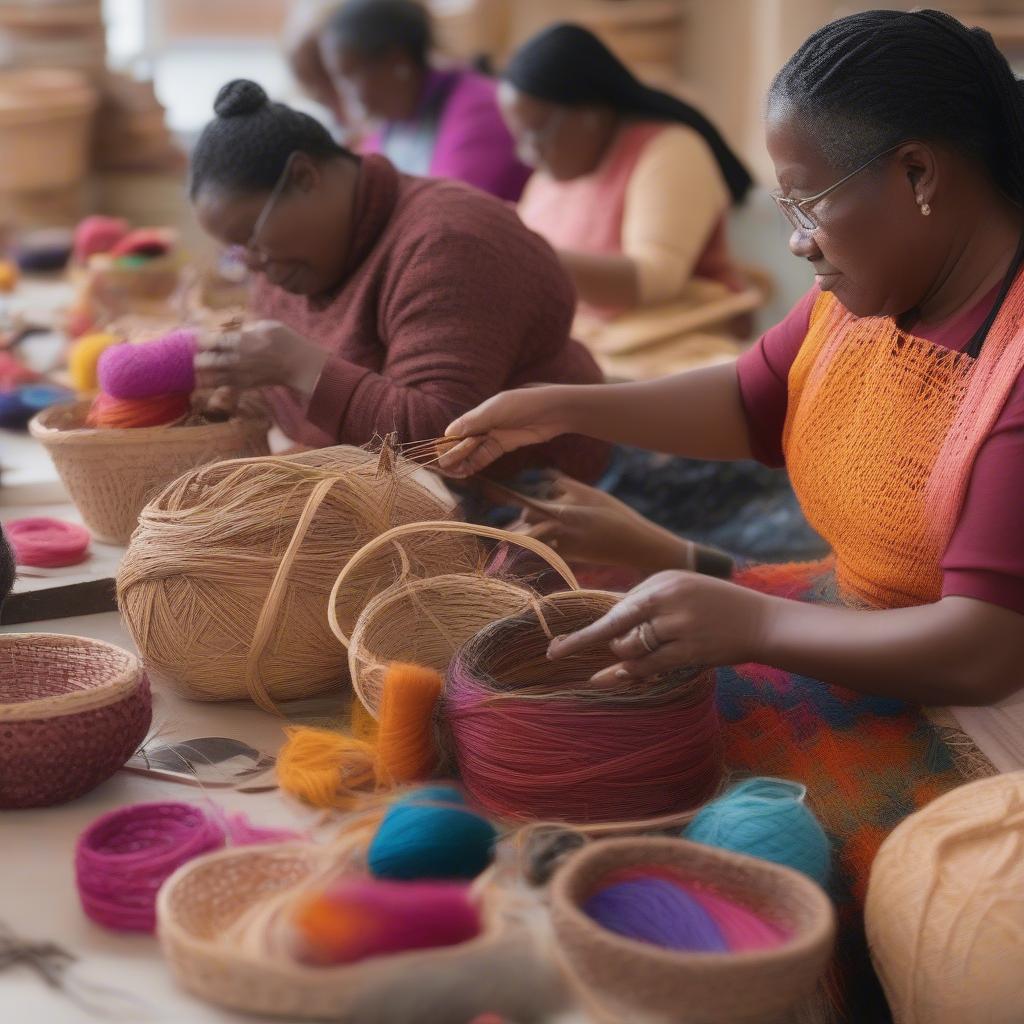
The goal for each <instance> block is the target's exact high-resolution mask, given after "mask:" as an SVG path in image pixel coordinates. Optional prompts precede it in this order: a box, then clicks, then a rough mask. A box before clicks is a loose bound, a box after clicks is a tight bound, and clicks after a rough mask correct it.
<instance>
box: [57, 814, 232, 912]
mask: <svg viewBox="0 0 1024 1024" xmlns="http://www.w3.org/2000/svg"><path fill="white" fill-rule="evenodd" d="M225 838H226V837H225V832H224V829H223V828H221V826H220V825H219V824H217V823H216V822H214V821H212V820H210V818H208V817H207V816H206V815H205V814H204V813H203V812H202V811H201V810H200V809H199V808H198V807H192V806H191V805H189V804H181V803H156V804H135V805H134V806H131V807H122V808H121V809H119V810H116V811H111V812H110V813H109V814H104V815H103V816H102V817H101V818H98V819H97V820H96V821H94V822H93V823H92V825H90V826H89V827H88V828H87V829H86V830H85V831H84V832H83V833H82V835H81V836H80V837H79V840H78V846H77V847H76V849H75V876H76V880H77V882H78V896H79V899H80V900H81V903H82V909H83V910H84V911H85V913H86V916H87V917H89V918H90V920H92V921H95V922H96V923H97V924H100V925H103V927H104V928H110V929H112V930H113V931H119V932H152V931H153V930H154V929H155V927H156V894H157V891H158V890H159V888H160V886H161V885H162V884H163V883H164V882H165V881H166V880H167V879H168V878H169V877H170V876H171V875H172V874H174V872H175V871H176V870H177V869H178V868H179V867H181V865H182V864H185V863H186V862H187V861H190V860H192V859H193V858H194V857H198V856H199V855H200V854H202V853H208V852H210V851H211V850H219V849H220V848H221V847H222V846H224V843H225Z"/></svg>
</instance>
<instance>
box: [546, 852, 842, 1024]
mask: <svg viewBox="0 0 1024 1024" xmlns="http://www.w3.org/2000/svg"><path fill="white" fill-rule="evenodd" d="M550 905H551V914H552V920H553V923H554V928H555V934H556V936H557V939H558V943H559V948H560V951H561V953H562V955H563V957H564V959H565V961H566V963H567V965H568V967H569V969H570V972H571V974H572V975H573V976H574V979H575V980H576V981H577V983H578V984H579V985H580V987H581V988H582V989H583V990H585V992H586V993H587V994H589V995H590V996H592V997H594V998H596V999H597V1000H598V1002H599V1003H600V1004H601V1005H602V1007H603V1008H604V1009H606V1010H607V1011H609V1014H610V1015H611V1016H612V1018H613V1019H615V1020H630V1021H633V1020H646V1019H656V1020H664V1021H678V1022H681V1024H724V1022H726V1021H728V1022H729V1024H779V1022H780V1021H782V1020H786V1021H789V1020H791V1019H793V1018H791V1017H789V1016H788V1014H789V1013H791V1012H792V1011H793V1010H794V1008H795V1007H797V1006H798V1004H800V1003H801V1002H802V1001H803V1000H804V999H807V998H808V997H810V996H812V994H813V993H814V991H815V989H816V987H817V985H818V983H819V981H820V979H821V978H822V975H823V974H824V972H825V970H826V968H827V966H828V963H829V958H830V955H831V951H832V943H833V939H834V935H835V920H834V912H833V909H832V904H831V903H830V901H829V899H828V897H827V896H826V895H825V893H824V892H823V891H822V890H821V888H820V887H819V886H817V885H815V884H814V883H813V882H812V881H810V879H808V878H807V877H806V876H804V875H802V874H800V873H798V872H796V871H792V870H790V869H789V868H784V867H780V866H779V865H776V864H771V863H768V862H766V861H760V860H755V859H754V858H752V857H746V856H743V855H741V854H735V853H731V852H728V851H726V850H717V849H714V848H712V847H707V846H700V845H698V844H696V843H690V842H687V841H686V840H684V839H667V838H654V837H644V838H636V839H607V840H602V841H599V842H595V843H592V844H590V845H589V846H585V847H583V848H582V849H580V850H578V851H576V852H575V853H572V854H570V855H569V857H568V858H567V859H566V861H565V862H564V863H563V864H562V866H561V867H560V868H559V869H558V870H557V871H556V873H555V876H554V878H553V880H552V882H551V887H550Z"/></svg>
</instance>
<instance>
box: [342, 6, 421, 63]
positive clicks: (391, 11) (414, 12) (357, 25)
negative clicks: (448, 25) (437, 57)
mask: <svg viewBox="0 0 1024 1024" xmlns="http://www.w3.org/2000/svg"><path fill="white" fill-rule="evenodd" d="M324 32H325V34H326V36H327V38H328V39H330V40H331V41H332V42H333V43H334V44H335V45H336V46H345V47H347V48H349V49H351V50H354V51H355V52H356V53H358V54H361V55H362V56H364V57H369V58H370V59H375V58H377V57H384V56H385V55H387V54H388V53H390V52H391V51H392V50H401V51H402V52H403V53H404V54H405V55H406V56H407V57H409V58H410V60H412V61H413V62H415V63H416V64H418V65H419V66H420V67H426V66H427V62H428V61H429V59H430V51H431V48H432V47H433V45H434V32H433V27H432V25H431V22H430V12H429V11H428V10H427V9H426V7H425V6H424V5H423V4H420V3H416V2H414V0H348V2H347V3H344V4H342V5H341V6H340V7H339V8H338V9H337V10H336V11H335V12H334V13H333V14H332V15H331V16H330V17H329V18H328V19H327V22H326V24H325V26H324Z"/></svg>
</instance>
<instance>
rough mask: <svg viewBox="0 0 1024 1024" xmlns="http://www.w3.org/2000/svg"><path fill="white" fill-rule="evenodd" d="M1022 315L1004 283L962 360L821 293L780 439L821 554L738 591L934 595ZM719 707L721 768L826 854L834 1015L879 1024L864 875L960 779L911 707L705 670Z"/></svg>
mask: <svg viewBox="0 0 1024 1024" xmlns="http://www.w3.org/2000/svg"><path fill="white" fill-rule="evenodd" d="M1022 316H1024V285H1022V284H1021V282H1020V280H1018V282H1017V284H1015V285H1014V286H1013V287H1012V288H1011V289H1010V291H1009V294H1008V295H1007V297H1006V300H1005V301H1004V302H1003V304H1002V306H1001V308H1000V311H999V313H998V314H997V316H996V319H995V321H994V323H993V325H992V327H991V329H990V330H989V332H988V335H987V338H986V340H985V342H984V345H983V346H982V349H981V352H980V355H979V357H978V358H977V359H974V358H971V356H969V355H966V354H963V353H958V352H952V351H950V350H948V349H945V348H942V347H941V346H938V345H935V344H933V343H931V342H928V341H925V340H923V339H921V338H916V337H914V336H912V335H909V334H907V333H906V332H903V331H901V330H900V329H899V328H897V326H896V325H895V323H894V322H893V321H892V320H891V319H890V318H887V317H865V318H857V317H854V316H852V315H851V314H850V313H848V312H847V311H846V310H845V309H843V307H842V306H841V305H840V304H839V303H838V302H837V301H836V300H835V299H834V298H833V297H832V296H830V295H828V294H825V295H822V297H821V298H820V299H819V300H818V301H817V302H816V303H815V306H814V310H813V312H812V316H811V322H810V329H809V332H808V335H807V338H806V340H805V342H804V344H803V346H802V348H801V350H800V352H799V354H798V356H797V359H796V360H795V362H794V364H793V366H792V369H791V371H790V377H789V411H788V415H787V420H786V425H785V431H784V435H783V444H784V450H785V453H786V464H787V467H788V469H789V473H790V477H791V479H792V482H793V486H794V490H795V491H796V493H797V496H798V498H799V499H800V504H801V506H802V507H803V509H804V511H805V513H806V515H807V518H808V519H809V520H810V522H811V525H812V526H814V528H815V529H816V530H817V531H818V532H819V533H820V534H821V535H822V536H823V537H824V538H825V539H826V540H827V541H828V542H829V544H830V546H831V547H832V549H833V552H834V556H833V558H831V559H829V560H828V561H826V562H820V563H809V564H804V565H779V566H776V565H766V566H758V567H755V568H753V569H750V570H748V571H747V572H745V573H743V574H742V575H741V577H740V579H739V582H741V583H744V584H746V585H747V586H750V587H753V588H755V589H759V590H764V591H767V592H770V593H774V594H778V595H781V596H785V597H790V598H795V599H800V600H809V601H820V600H833V601H834V600H837V599H839V600H843V601H845V602H847V603H851V604H854V605H861V606H868V607H873V608H896V607H903V606H908V605H914V604H925V603H929V602H933V601H936V600H938V599H939V597H940V596H941V584H942V571H941V560H942V556H943V554H944V552H945V549H946V546H947V545H948V543H949V539H950V536H951V534H952V531H953V528H954V526H955V524H956V520H957V517H958V515H959V512H960V508H961V505H962V504H963V499H964V494H965V492H966V488H967V484H968V481H969V478H970V472H971V468H972V466H973V463H974V458H975V456H976V454H977V452H978V449H979V447H980V446H981V444H982V442H983V441H984V439H985V438H986V436H987V435H988V433H989V432H990V430H991V428H992V426H993V425H994V423H995V421H996V418H997V417H998V415H999V413H1000V410H1001V409H1002V407H1003V405H1004V403H1005V401H1006V399H1007V397H1008V395H1009V392H1010V389H1011V388H1012V386H1013V384H1014V382H1015V381H1016V379H1017V375H1018V374H1019V372H1020V371H1021V368H1022V366H1024V330H1022V324H1021V320H1022ZM719 708H720V711H721V715H722V722H723V728H724V735H725V748H726V758H727V761H728V763H729V764H730V766H731V767H732V768H733V769H734V770H736V771H738V772H744V773H754V774H771V775H780V776H783V777H785V778H790V779H796V780H799V781H800V782H803V783H804V784H805V785H806V786H807V788H808V799H809V802H810V804H811V806H812V807H813V808H814V810H815V812H816V813H817V814H818V815H819V817H820V818H821V820H822V824H823V825H824V826H825V829H826V831H827V832H828V833H829V836H830V839H831V841H832V845H833V854H834V865H835V870H834V876H833V881H832V885H831V892H832V895H833V896H834V898H835V899H836V902H837V905H838V908H839V912H840V922H841V929H840V945H839V957H838V960H837V964H838V965H839V968H840V975H841V978H840V980H841V982H842V987H843V989H844V992H845V997H846V998H845V1000H844V1002H845V1009H846V1019H848V1020H851V1021H858V1022H860V1021H868V1020H870V1021H872V1022H875V1021H882V1020H885V1019H887V1013H886V1010H885V1004H884V1000H883V998H882V996H881V991H880V989H879V988H878V985H877V982H876V981H875V979H874V976H873V972H872V971H871V967H870V961H869V958H868V955H867V947H866V943H865V941H864V936H863V919H862V914H861V910H862V907H863V901H864V895H865V890H866V886H867V879H868V873H869V870H870V867H871V862H872V860H873V859H874V856H875V853H876V851H877V849H878V846H879V845H880V843H881V842H882V840H883V839H884V838H885V837H886V835H888V833H889V832H890V831H891V830H892V828H894V827H895V826H896V825H897V824H898V823H899V822H900V821H901V820H902V819H903V818H905V817H906V816H907V815H909V814H911V813H913V811H915V810H917V809H918V808H919V807H921V806H923V805H924V804H926V803H928V802H929V801H930V800H932V799H934V798H935V797H936V796H938V795H940V794H941V793H944V792H946V791H948V790H949V789H952V788H953V787H955V786H957V785H959V784H960V783H961V782H962V781H963V777H962V776H961V774H960V773H959V772H958V770H957V766H956V765H955V764H954V758H953V755H952V752H951V750H950V748H949V746H948V745H947V744H946V743H945V742H944V740H943V734H942V733H941V732H940V731H939V730H938V729H937V728H936V727H935V726H934V725H933V724H932V723H931V722H930V721H929V720H928V718H927V717H926V716H925V715H924V713H923V712H922V711H921V709H919V708H917V707H916V706H913V705H908V704H906V703H904V702H902V701H896V700H888V699H883V698H879V697H872V696H869V695H865V694H861V693H856V692H854V691H852V690H847V689H844V688H841V687H836V686H830V685H827V684H824V683H821V682H819V681H817V680H813V679H807V678H805V677H802V676H796V675H793V674H792V673H787V672H783V671H780V670H778V669H774V668H769V667H766V666H762V665H740V666H736V667H735V668H727V669H723V670H721V671H720V672H719Z"/></svg>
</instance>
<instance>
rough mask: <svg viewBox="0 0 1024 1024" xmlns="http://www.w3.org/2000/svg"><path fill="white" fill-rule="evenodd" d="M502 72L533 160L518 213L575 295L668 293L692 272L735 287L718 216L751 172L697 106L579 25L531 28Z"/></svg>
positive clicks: (589, 303) (607, 307) (593, 300)
mask: <svg viewBox="0 0 1024 1024" xmlns="http://www.w3.org/2000/svg"><path fill="white" fill-rule="evenodd" d="M503 78H504V81H503V83H502V86H501V88H500V90H499V100H500V103H501V109H502V113H503V114H504V116H505V121H506V123H507V124H508V126H509V129H510V130H511V132H512V134H513V136H515V138H516V140H517V142H518V146H519V156H520V159H522V160H523V161H524V162H525V163H528V164H531V165H532V166H534V167H535V168H536V169H537V173H536V174H534V176H533V177H532V178H531V179H530V182H529V183H528V185H527V187H526V190H525V192H524V194H523V197H522V199H521V200H520V203H519V213H520V216H521V217H522V219H523V220H524V221H525V222H526V224H527V226H528V227H531V228H533V230H534V231H537V232H538V233H539V234H541V235H543V236H544V237H545V238H546V239H547V240H548V241H549V242H550V243H551V244H552V245H553V246H554V247H555V249H556V250H557V251H558V254H559V256H560V258H561V261H562V263H563V264H564V266H565V267H566V269H567V270H568V271H569V273H570V274H571V276H572V277H573V279H574V280H575V282H576V288H577V291H578V293H579V298H580V302H581V305H582V306H584V307H585V308H586V307H589V308H590V309H591V310H593V311H599V312H602V313H604V314H605V315H608V314H610V313H615V312H622V311H625V310H629V309H634V308H636V307H638V306H646V305H654V304H656V303H661V302H668V301H671V300H673V299H676V298H678V297H679V296H680V295H681V293H682V291H683V289H684V287H685V285H686V284H687V282H689V281H690V279H691V278H693V277H701V278H709V279H712V280H716V281H720V282H722V283H724V284H726V285H727V286H729V287H733V288H737V289H738V288H739V287H741V282H740V277H739V275H738V274H737V272H736V269H735V267H734V265H733V262H732V260H731V258H730V256H729V251H728V247H727V244H726V238H725V225H724V220H725V214H726V212H727V211H728V209H729V206H730V205H731V204H733V203H739V202H741V201H742V200H743V198H744V196H745V195H746V193H747V191H748V190H749V188H750V185H751V178H750V175H749V173H748V172H747V170H746V168H745V167H744V166H743V164H742V163H741V162H740V161H739V159H738V158H737V156H736V155H735V154H734V153H733V152H732V150H731V149H730V148H729V147H728V145H726V143H725V141H724V140H723V139H722V136H721V135H720V134H719V132H718V131H717V129H716V128H715V127H714V125H712V124H711V123H710V122H709V121H708V120H707V118H706V117H704V115H703V114H701V113H700V112H699V111H698V110H695V109H694V108H693V107H691V106H690V105H689V104H687V103H683V102H682V101H681V100H678V99H675V98H674V97H672V96H669V95H668V94H667V93H664V92H659V91H658V90H656V89H650V88H648V87H646V86H645V85H643V84H642V83H641V82H639V81H638V80H637V79H636V78H634V76H633V75H632V74H631V73H630V71H629V70H628V69H627V68H626V67H625V66H624V65H623V64H622V63H621V62H620V61H619V60H618V59H617V58H616V57H615V56H614V55H613V54H612V53H611V52H610V51H609V50H608V49H607V47H605V45H604V44H603V43H602V42H601V41H600V40H599V39H598V38H597V37H596V36H594V35H593V34H592V33H590V32H588V31H587V30H586V29H585V28H582V27H580V26H579V25H567V24H563V25H555V26H553V27H552V28H549V29H546V30H545V31H543V32H541V33H540V34H539V35H537V36H535V37H534V38H533V39H531V40H530V41H529V42H527V43H526V44H525V45H524V46H523V47H522V48H521V49H520V50H519V51H518V52H517V53H516V54H515V55H514V56H513V57H512V59H511V61H510V62H509V65H508V68H507V69H506V71H505V74H504V76H503Z"/></svg>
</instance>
